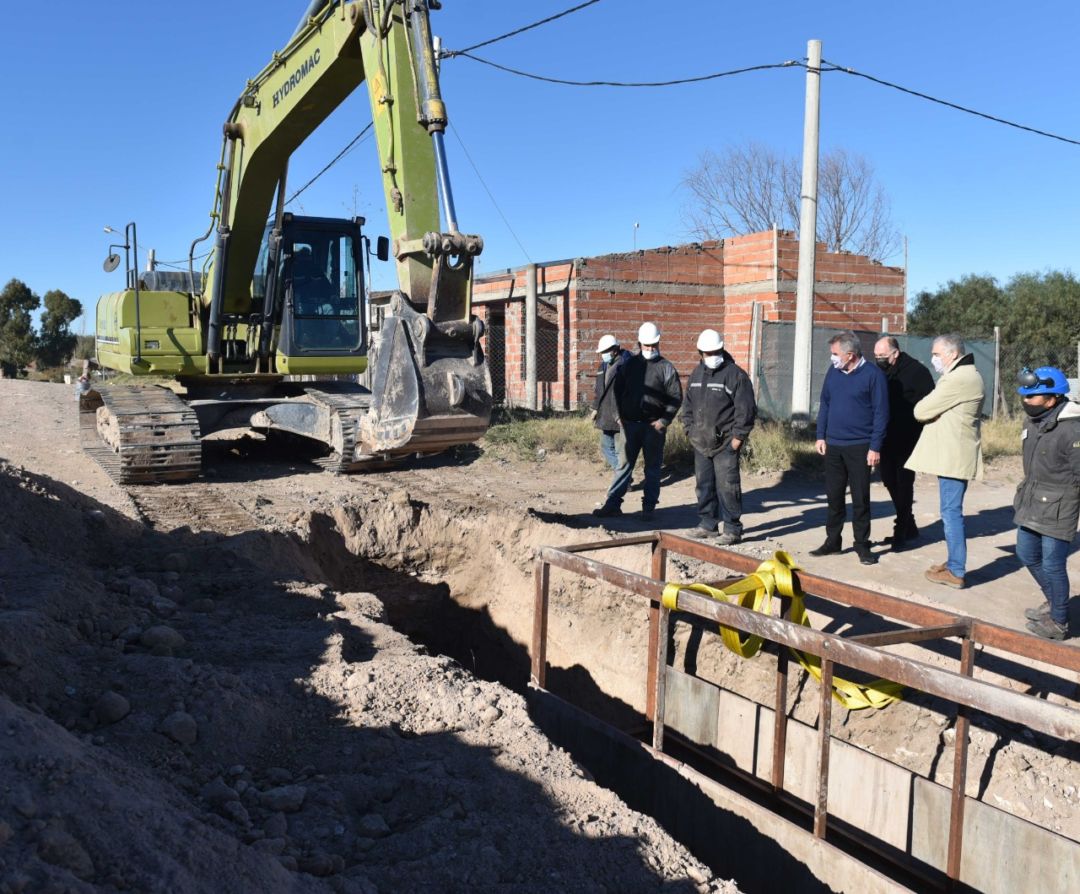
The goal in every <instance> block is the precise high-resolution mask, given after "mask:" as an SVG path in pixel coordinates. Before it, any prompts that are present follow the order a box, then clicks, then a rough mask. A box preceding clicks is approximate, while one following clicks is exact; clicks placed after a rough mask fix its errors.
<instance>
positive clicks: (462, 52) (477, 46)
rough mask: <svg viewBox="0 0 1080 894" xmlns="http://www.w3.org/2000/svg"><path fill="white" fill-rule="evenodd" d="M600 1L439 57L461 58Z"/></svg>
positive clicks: (556, 14)
mask: <svg viewBox="0 0 1080 894" xmlns="http://www.w3.org/2000/svg"><path fill="white" fill-rule="evenodd" d="M599 2H600V0H588V2H587V3H579V4H578V5H577V6H572V7H570V9H564V10H563V11H562V12H558V13H555V15H553V16H548V17H547V18H546V19H541V20H540V21H539V22H533V23H532V24H531V25H525V26H524V27H523V28H518V29H516V30H514V31H508V32H507V33H506V34H500V35H499V36H498V37H493V38H491V39H490V40H485V41H483V42H482V43H474V44H473V45H472V46H471V47H465V49H463V50H443V51H442V53H440V54H439V55H440V57H441V58H443V59H451V58H453V57H454V56H463V55H465V54H466V53H470V52H472V51H473V50H478V49H480V47H486V46H490V45H491V44H493V43H498V42H499V41H500V40H506V39H507V38H508V37H515V36H516V35H518V34H523V33H524V32H526V31H531V30H532V29H533V28H539V27H540V26H541V25H546V24H547V23H548V22H554V21H555V20H556V19H561V18H562V17H563V16H568V15H570V13H572V12H577V11H578V10H579V9H584V8H585V7H586V6H592V5H593V4H594V3H599Z"/></svg>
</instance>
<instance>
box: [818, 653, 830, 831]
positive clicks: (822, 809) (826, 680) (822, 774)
mask: <svg viewBox="0 0 1080 894" xmlns="http://www.w3.org/2000/svg"><path fill="white" fill-rule="evenodd" d="M832 680H833V663H832V660H831V659H829V658H826V657H825V656H824V655H822V656H821V711H820V715H821V716H820V717H819V718H818V746H819V755H820V756H819V757H818V789H817V804H815V806H814V837H815V838H824V837H825V826H826V822H827V820H828V810H829V743H830V741H831V740H832V735H831V732H832V729H831V728H832V701H833V695H832V689H833V685H832Z"/></svg>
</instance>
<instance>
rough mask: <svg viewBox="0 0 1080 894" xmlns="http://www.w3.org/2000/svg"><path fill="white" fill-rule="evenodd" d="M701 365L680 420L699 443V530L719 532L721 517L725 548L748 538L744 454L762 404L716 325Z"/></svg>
mask: <svg viewBox="0 0 1080 894" xmlns="http://www.w3.org/2000/svg"><path fill="white" fill-rule="evenodd" d="M697 349H698V352H699V353H700V354H701V363H699V364H698V365H697V366H696V367H695V368H694V371H693V372H692V373H691V374H690V381H689V383H688V384H687V386H686V399H685V401H684V402H683V405H682V412H681V413H680V418H681V419H682V424H683V428H685V429H686V433H687V436H688V437H689V438H690V443H691V444H693V445H694V477H695V479H696V480H697V504H698V506H697V508H698V516H699V518H700V521H699V522H698V528H697V530H698V532H700V533H702V534H713V533H715V532H716V531H717V524H718V521H722V522H723V524H724V531H723V533H722V534H721V535H720V537H719V538H718V539H717V542H718V543H720V544H721V545H724V546H730V545H732V544H735V543H738V542H739V541H740V540H741V539H742V533H743V526H742V480H741V478H740V476H739V455H740V453H741V451H742V446H743V444H745V443H746V439H747V437H748V436H749V434H750V429H751V428H753V427H754V418H755V417H756V416H757V403H756V401H755V400H754V386H753V385H752V384H751V383H750V377H749V376H748V375H747V374H746V373H745V372H744V371H743V370H742V369H740V368H739V367H738V366H737V365H736V364H735V361H734V360H733V359H732V358H731V355H730V354H729V353H728V352H727V351H725V350H724V341H723V339H721V338H720V334H719V333H718V332H717V331H716V330H715V329H706V330H705V331H704V332H702V333H701V335H700V336H698V340H697Z"/></svg>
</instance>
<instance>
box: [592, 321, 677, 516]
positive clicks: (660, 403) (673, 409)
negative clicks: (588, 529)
mask: <svg viewBox="0 0 1080 894" xmlns="http://www.w3.org/2000/svg"><path fill="white" fill-rule="evenodd" d="M638 345H639V347H640V349H641V351H640V353H638V354H634V355H633V356H631V357H630V358H629V359H628V360H627V361H626V362H625V363H623V364H621V366H620V369H619V371H618V373H617V374H616V376H615V384H614V386H613V387H614V390H615V401H616V403H617V404H618V408H619V424H620V432H619V435H618V437H617V443H618V444H619V446H621V447H622V448H623V458H624V459H625V462H623V463H622V464H621V465H620V466H619V468H617V469H616V470H615V479H614V481H612V483H611V487H610V488H608V493H607V498H606V499H605V500H604V505H603V506H601V507H600V508H599V509H594V510H593V515H596V516H600V517H601V518H603V517H607V516H612V515H622V501H623V496H625V494H626V491H627V489H628V488H629V487H630V476H631V475H632V474H633V471H634V465H635V464H636V463H637V458H638V454H639V453H644V454H645V491H644V494H643V495H642V502H641V517H642V518H643V519H646V520H649V519H651V518H652V517H653V510H654V509H655V508H656V504H657V503H658V502H659V500H660V467H661V465H662V464H663V461H664V440H665V436H666V432H667V427H668V426H669V425H671V423H672V421H673V420H674V419H675V414H676V413H678V412H679V405H680V404H681V403H682V384H681V383H680V381H679V374H678V373H677V372H676V371H675V367H674V366H672V365H671V363H670V362H669V361H667V360H665V359H664V358H663V357H661V356H660V330H659V329H658V328H657V327H656V324H655V323H643V324H642V325H641V327H640V328H639V329H638Z"/></svg>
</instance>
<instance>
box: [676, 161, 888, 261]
mask: <svg viewBox="0 0 1080 894" xmlns="http://www.w3.org/2000/svg"><path fill="white" fill-rule="evenodd" d="M682 185H683V188H684V189H685V190H686V191H687V192H688V193H689V196H690V200H689V203H688V204H687V206H686V209H685V217H686V223H687V227H688V229H689V231H690V233H691V234H692V235H693V236H695V237H696V238H698V239H719V238H722V237H724V236H733V235H739V234H741V233H755V232H760V231H761V230H767V229H769V228H771V227H772V226H773V225H774V224H775V225H776V226H778V227H780V228H781V229H785V230H794V231H795V232H798V230H799V202H800V194H801V191H802V167H801V165H800V163H799V161H798V159H796V158H793V157H791V156H783V155H780V154H778V153H776V152H774V151H773V150H772V149H770V148H769V147H767V146H764V145H762V144H760V143H753V142H751V143H747V144H745V145H742V146H732V147H729V148H728V149H726V150H725V151H724V152H723V153H722V154H717V153H716V152H713V151H712V150H706V151H705V152H703V153H702V154H701V157H700V158H699V159H698V164H697V166H696V167H695V168H693V169H692V170H690V171H688V172H687V173H686V174H685V175H684V177H683V181H682ZM817 229H818V239H819V240H821V241H823V242H825V243H826V244H827V245H828V247H829V250H830V251H851V252H855V253H856V254H861V255H868V256H870V257H871V258H876V259H878V260H881V259H884V258H888V257H890V256H891V255H893V254H894V253H895V252H896V251H897V249H898V248H899V245H900V236H899V233H898V232H897V230H896V227H895V225H894V224H893V222H892V213H891V208H890V204H889V198H888V196H887V195H886V193H885V190H884V188H883V187H882V186H881V184H880V183H878V182H877V178H876V177H875V175H874V169H873V166H872V165H871V164H870V162H869V161H867V160H866V159H865V158H864V157H863V156H861V155H857V154H854V153H851V152H848V151H846V150H844V149H833V150H831V151H829V152H827V153H825V155H824V156H822V158H821V161H820V164H819V169H818V220H817Z"/></svg>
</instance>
